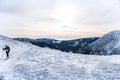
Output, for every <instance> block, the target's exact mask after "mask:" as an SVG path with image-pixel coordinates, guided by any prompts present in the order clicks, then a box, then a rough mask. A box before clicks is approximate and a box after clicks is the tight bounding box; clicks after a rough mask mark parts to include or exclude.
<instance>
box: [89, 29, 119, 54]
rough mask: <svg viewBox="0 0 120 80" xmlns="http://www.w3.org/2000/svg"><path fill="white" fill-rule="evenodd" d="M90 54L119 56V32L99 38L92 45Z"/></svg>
mask: <svg viewBox="0 0 120 80" xmlns="http://www.w3.org/2000/svg"><path fill="white" fill-rule="evenodd" d="M90 47H91V48H92V51H91V54H100V55H113V54H114V55H117V54H120V31H112V32H110V33H108V34H106V35H104V36H103V37H101V38H99V39H98V40H96V41H95V42H93V43H92V44H90Z"/></svg>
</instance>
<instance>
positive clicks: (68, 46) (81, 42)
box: [14, 37, 98, 53]
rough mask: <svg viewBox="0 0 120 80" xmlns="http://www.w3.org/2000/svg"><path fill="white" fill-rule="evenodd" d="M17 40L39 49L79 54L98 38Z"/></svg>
mask: <svg viewBox="0 0 120 80" xmlns="http://www.w3.org/2000/svg"><path fill="white" fill-rule="evenodd" d="M14 39H15V40H19V41H23V42H30V43H32V44H34V45H37V46H39V47H49V48H52V49H58V50H61V51H64V52H70V51H71V52H74V53H79V50H80V49H83V47H85V46H87V45H88V44H90V43H92V42H94V41H96V40H97V39H98V37H93V38H82V39H74V40H63V41H60V40H55V39H49V38H39V39H35V40H34V39H29V38H14Z"/></svg>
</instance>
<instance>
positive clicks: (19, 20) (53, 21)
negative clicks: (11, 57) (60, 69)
mask: <svg viewBox="0 0 120 80" xmlns="http://www.w3.org/2000/svg"><path fill="white" fill-rule="evenodd" d="M112 30H120V0H0V34H2V35H5V36H8V37H30V38H38V37H49V38H57V39H73V38H81V37H92V36H102V35H103V34H106V33H107V32H109V31H112Z"/></svg>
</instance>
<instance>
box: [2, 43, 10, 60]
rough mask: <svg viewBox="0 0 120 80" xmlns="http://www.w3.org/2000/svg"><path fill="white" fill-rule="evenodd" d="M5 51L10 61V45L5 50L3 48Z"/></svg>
mask: <svg viewBox="0 0 120 80" xmlns="http://www.w3.org/2000/svg"><path fill="white" fill-rule="evenodd" d="M3 50H4V51H5V52H6V55H7V59H8V58H9V52H10V47H9V46H8V45H6V46H5V48H3Z"/></svg>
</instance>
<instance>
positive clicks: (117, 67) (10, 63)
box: [0, 36, 120, 80]
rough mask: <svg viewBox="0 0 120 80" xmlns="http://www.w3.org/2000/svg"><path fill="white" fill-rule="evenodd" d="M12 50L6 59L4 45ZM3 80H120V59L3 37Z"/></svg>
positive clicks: (0, 73)
mask: <svg viewBox="0 0 120 80" xmlns="http://www.w3.org/2000/svg"><path fill="white" fill-rule="evenodd" d="M6 44H7V45H9V46H10V47H11V52H10V59H8V60H4V58H5V52H3V51H2V48H3V47H4V46H5V45H6ZM0 55H1V56H0V58H1V60H0V79H1V80H120V76H119V75H120V56H93V55H80V54H72V53H65V52H61V51H57V50H52V49H48V48H40V47H37V46H34V45H31V44H27V43H22V42H19V41H15V40H12V39H9V38H6V37H4V36H0Z"/></svg>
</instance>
